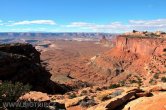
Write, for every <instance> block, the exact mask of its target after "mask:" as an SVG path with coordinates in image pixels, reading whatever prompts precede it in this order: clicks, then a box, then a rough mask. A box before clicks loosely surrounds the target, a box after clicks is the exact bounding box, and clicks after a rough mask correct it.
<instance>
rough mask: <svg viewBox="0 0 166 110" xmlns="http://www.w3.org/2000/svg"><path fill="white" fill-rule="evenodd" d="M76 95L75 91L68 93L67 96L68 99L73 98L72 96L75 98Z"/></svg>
mask: <svg viewBox="0 0 166 110" xmlns="http://www.w3.org/2000/svg"><path fill="white" fill-rule="evenodd" d="M76 97H77V95H76V94H75V93H68V98H69V99H73V98H76Z"/></svg>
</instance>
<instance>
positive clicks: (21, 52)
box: [0, 43, 69, 94]
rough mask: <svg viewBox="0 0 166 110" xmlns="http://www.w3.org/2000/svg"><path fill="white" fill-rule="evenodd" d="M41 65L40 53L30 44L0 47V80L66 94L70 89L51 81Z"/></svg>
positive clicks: (37, 89)
mask: <svg viewBox="0 0 166 110" xmlns="http://www.w3.org/2000/svg"><path fill="white" fill-rule="evenodd" d="M50 77H51V74H50V73H49V72H48V71H47V70H46V69H45V67H43V66H42V65H41V63H40V53H39V52H38V51H37V50H36V49H35V48H34V47H33V46H32V45H30V44H19V43H17V44H1V45H0V80H1V81H12V82H22V83H23V84H30V85H31V86H32V89H33V90H36V91H42V92H47V93H50V94H54V93H65V92H66V91H68V89H69V88H67V87H65V86H64V85H60V84H58V83H56V82H53V81H51V80H50Z"/></svg>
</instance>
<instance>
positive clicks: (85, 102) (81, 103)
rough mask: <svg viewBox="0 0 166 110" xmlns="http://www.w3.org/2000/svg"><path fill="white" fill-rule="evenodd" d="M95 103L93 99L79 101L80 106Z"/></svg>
mask: <svg viewBox="0 0 166 110" xmlns="http://www.w3.org/2000/svg"><path fill="white" fill-rule="evenodd" d="M94 105H96V102H95V100H94V99H87V100H82V101H81V102H80V106H82V107H90V106H94Z"/></svg>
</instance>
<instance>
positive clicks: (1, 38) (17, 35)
mask: <svg viewBox="0 0 166 110" xmlns="http://www.w3.org/2000/svg"><path fill="white" fill-rule="evenodd" d="M116 35H117V34H111V33H36V32H1V33H0V43H11V42H26V41H32V40H43V39H64V40H81V41H82V40H99V39H101V38H102V37H103V36H105V37H106V38H108V39H109V38H112V37H114V36H116Z"/></svg>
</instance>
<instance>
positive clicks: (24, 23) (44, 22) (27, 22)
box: [10, 20, 56, 26]
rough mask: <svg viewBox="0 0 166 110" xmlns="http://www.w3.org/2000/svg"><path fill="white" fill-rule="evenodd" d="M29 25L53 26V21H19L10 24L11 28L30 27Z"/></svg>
mask: <svg viewBox="0 0 166 110" xmlns="http://www.w3.org/2000/svg"><path fill="white" fill-rule="evenodd" d="M30 24H47V25H55V24H56V23H55V21H53V20H32V21H19V22H14V23H12V24H10V25H11V26H16V25H30Z"/></svg>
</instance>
